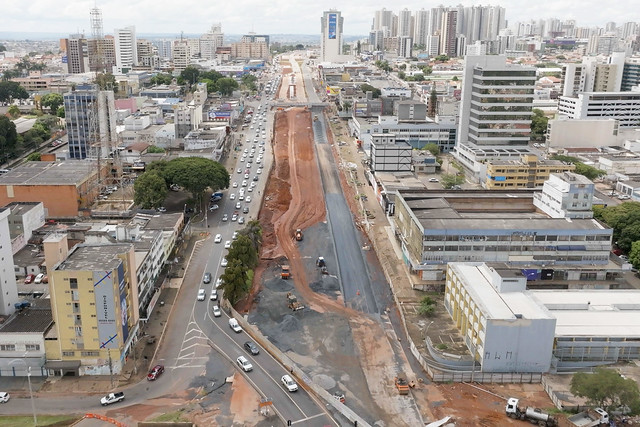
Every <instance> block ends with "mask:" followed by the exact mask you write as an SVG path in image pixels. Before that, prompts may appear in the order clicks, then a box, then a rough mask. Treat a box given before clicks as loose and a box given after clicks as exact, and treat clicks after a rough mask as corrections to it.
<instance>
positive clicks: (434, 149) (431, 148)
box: [422, 142, 440, 156]
mask: <svg viewBox="0 0 640 427" xmlns="http://www.w3.org/2000/svg"><path fill="white" fill-rule="evenodd" d="M422 149H423V150H426V151H428V152H430V153H431V154H433V155H434V156H437V155H438V154H440V147H438V144H436V143H434V142H430V143H428V144H425V146H424V147H422Z"/></svg>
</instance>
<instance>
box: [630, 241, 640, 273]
mask: <svg viewBox="0 0 640 427" xmlns="http://www.w3.org/2000/svg"><path fill="white" fill-rule="evenodd" d="M629 262H630V263H631V265H633V268H636V269H638V268H640V240H636V241H635V242H633V243H632V244H631V251H629Z"/></svg>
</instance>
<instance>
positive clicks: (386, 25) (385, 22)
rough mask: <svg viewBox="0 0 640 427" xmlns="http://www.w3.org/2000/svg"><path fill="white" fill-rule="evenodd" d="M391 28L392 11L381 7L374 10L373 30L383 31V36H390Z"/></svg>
mask: <svg viewBox="0 0 640 427" xmlns="http://www.w3.org/2000/svg"><path fill="white" fill-rule="evenodd" d="M392 28H393V12H392V11H390V10H387V9H385V8H382V10H376V12H375V14H374V17H373V31H378V30H381V31H384V37H392V36H393V35H394V34H392V33H391V32H392Z"/></svg>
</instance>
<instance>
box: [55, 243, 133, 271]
mask: <svg viewBox="0 0 640 427" xmlns="http://www.w3.org/2000/svg"><path fill="white" fill-rule="evenodd" d="M130 248H131V244H129V243H117V244H105V245H78V246H76V248H75V250H73V251H72V252H70V253H69V256H68V257H67V259H66V260H64V261H63V262H61V263H60V264H59V265H58V267H57V268H56V270H90V271H96V270H107V271H109V270H113V269H115V268H116V267H117V266H118V265H119V264H120V259H118V258H117V256H118V255H119V254H122V253H125V252H128V251H129V250H130Z"/></svg>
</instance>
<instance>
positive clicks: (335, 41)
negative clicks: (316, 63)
mask: <svg viewBox="0 0 640 427" xmlns="http://www.w3.org/2000/svg"><path fill="white" fill-rule="evenodd" d="M320 24H321V34H322V36H321V38H320V60H321V61H323V62H337V61H339V60H340V57H341V56H342V29H343V24H344V18H342V16H341V14H340V12H339V11H337V10H329V11H325V12H324V13H323V14H322V18H320Z"/></svg>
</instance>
